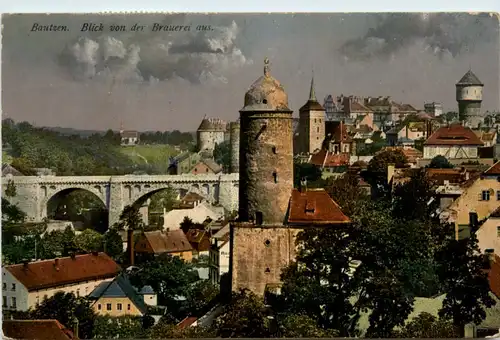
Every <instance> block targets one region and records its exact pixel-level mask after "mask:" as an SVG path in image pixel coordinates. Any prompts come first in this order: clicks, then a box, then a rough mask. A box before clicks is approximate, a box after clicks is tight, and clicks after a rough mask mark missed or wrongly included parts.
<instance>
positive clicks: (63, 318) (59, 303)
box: [31, 292, 96, 339]
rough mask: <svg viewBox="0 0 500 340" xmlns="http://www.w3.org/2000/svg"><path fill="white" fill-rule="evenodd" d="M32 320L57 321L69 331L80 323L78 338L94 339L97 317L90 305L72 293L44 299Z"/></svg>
mask: <svg viewBox="0 0 500 340" xmlns="http://www.w3.org/2000/svg"><path fill="white" fill-rule="evenodd" d="M31 318H32V319H56V320H57V321H59V322H60V323H62V324H63V325H65V326H66V327H68V328H69V329H73V328H74V327H75V326H76V323H78V333H79V334H78V336H79V337H80V338H81V339H92V338H93V335H94V320H95V318H96V315H95V313H94V310H93V309H92V307H91V306H90V303H89V302H88V301H87V300H86V299H85V298H81V297H76V296H75V295H74V294H72V293H64V292H57V293H55V294H54V295H53V296H51V297H50V298H48V299H44V300H43V301H42V302H41V303H40V304H39V305H37V306H36V307H35V309H34V310H33V311H32V312H31Z"/></svg>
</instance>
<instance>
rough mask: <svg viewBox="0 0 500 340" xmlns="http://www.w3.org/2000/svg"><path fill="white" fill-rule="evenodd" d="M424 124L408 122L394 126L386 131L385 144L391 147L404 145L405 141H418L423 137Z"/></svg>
mask: <svg viewBox="0 0 500 340" xmlns="http://www.w3.org/2000/svg"><path fill="white" fill-rule="evenodd" d="M425 132H426V124H425V122H408V123H407V124H405V125H403V126H401V125H399V126H395V127H393V128H392V129H390V130H389V131H387V133H386V135H387V143H388V144H389V145H391V146H396V145H398V144H401V143H404V141H405V140H411V141H412V142H413V141H414V140H418V139H421V138H424V137H425Z"/></svg>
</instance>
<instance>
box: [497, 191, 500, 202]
mask: <svg viewBox="0 0 500 340" xmlns="http://www.w3.org/2000/svg"><path fill="white" fill-rule="evenodd" d="M497 201H500V190H497Z"/></svg>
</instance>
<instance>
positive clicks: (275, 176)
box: [273, 171, 278, 183]
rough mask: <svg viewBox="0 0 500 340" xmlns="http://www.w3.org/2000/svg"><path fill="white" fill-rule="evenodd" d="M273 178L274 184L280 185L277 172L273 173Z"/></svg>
mask: <svg viewBox="0 0 500 340" xmlns="http://www.w3.org/2000/svg"><path fill="white" fill-rule="evenodd" d="M273 178H274V183H278V173H277V172H276V171H275V172H273Z"/></svg>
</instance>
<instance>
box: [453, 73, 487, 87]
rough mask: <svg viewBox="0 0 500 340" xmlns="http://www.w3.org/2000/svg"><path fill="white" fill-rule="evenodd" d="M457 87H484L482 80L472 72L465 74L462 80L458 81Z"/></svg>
mask: <svg viewBox="0 0 500 340" xmlns="http://www.w3.org/2000/svg"><path fill="white" fill-rule="evenodd" d="M457 85H469V86H484V84H483V83H482V82H481V80H479V78H478V77H477V76H476V75H475V74H474V72H472V71H471V70H469V71H467V73H466V74H464V76H463V77H462V79H460V80H459V81H458V83H457Z"/></svg>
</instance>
